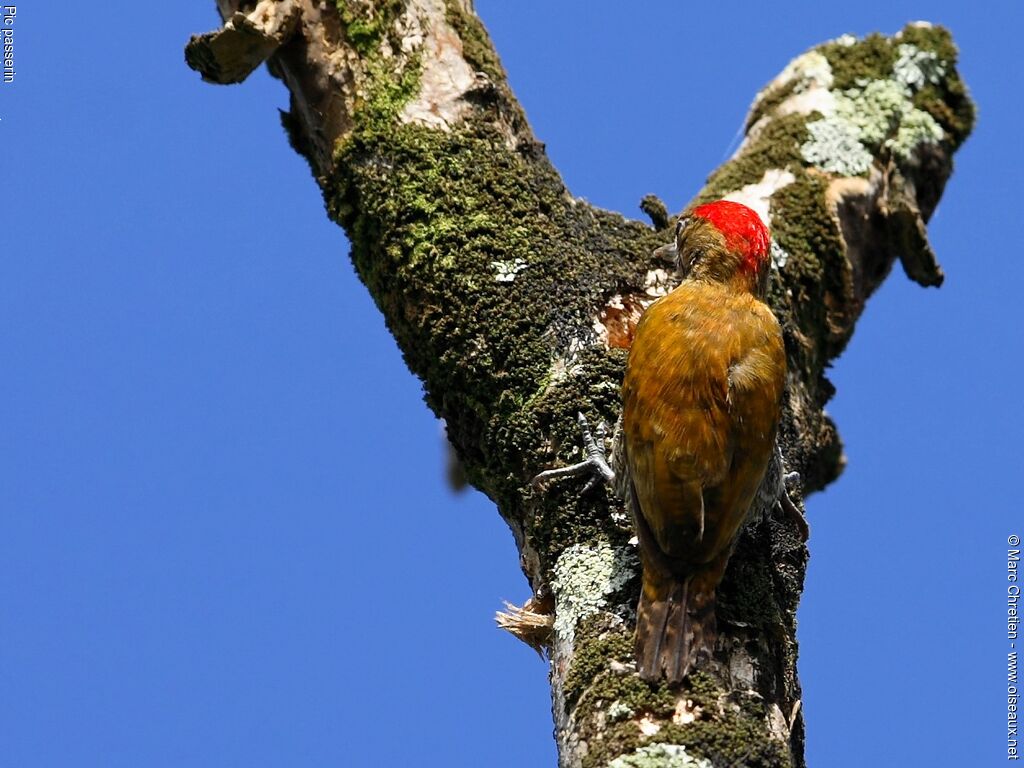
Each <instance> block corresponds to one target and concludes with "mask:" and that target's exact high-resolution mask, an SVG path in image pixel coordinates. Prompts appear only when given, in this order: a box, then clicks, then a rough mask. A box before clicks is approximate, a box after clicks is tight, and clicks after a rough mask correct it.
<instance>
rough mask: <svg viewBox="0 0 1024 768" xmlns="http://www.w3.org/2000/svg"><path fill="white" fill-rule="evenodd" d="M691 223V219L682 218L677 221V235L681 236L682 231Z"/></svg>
mask: <svg viewBox="0 0 1024 768" xmlns="http://www.w3.org/2000/svg"><path fill="white" fill-rule="evenodd" d="M689 223H690V220H689V219H680V220H679V221H677V222H676V237H679V235H680V234H681V233H682V231H683V230H684V229H686V225H687V224H689Z"/></svg>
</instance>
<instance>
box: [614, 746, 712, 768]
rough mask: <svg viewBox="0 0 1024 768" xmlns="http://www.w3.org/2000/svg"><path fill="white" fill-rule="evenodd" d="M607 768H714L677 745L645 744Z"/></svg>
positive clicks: (622, 756)
mask: <svg viewBox="0 0 1024 768" xmlns="http://www.w3.org/2000/svg"><path fill="white" fill-rule="evenodd" d="M608 768H714V766H712V764H711V762H710V761H709V760H705V759H703V758H701V759H698V758H696V757H694V756H693V755H690V754H687V752H686V747H683V746H680V745H679V744H662V743H660V742H658V743H655V744H647V745H646V746H643V747H638V748H637V749H636V750H635V751H634V752H632V753H631V754H628V755H621V756H620V757H617V758H615V759H614V760H612V761H611V762H610V763H608Z"/></svg>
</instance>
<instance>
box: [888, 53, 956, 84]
mask: <svg viewBox="0 0 1024 768" xmlns="http://www.w3.org/2000/svg"><path fill="white" fill-rule="evenodd" d="M896 55H897V58H896V63H895V64H893V67H892V74H893V77H894V78H896V80H897V81H898V82H900V83H902V84H903V85H905V86H907V87H908V88H911V89H913V90H920V89H921V88H924V86H926V85H929V84H931V85H938V84H939V83H940V82H942V78H943V77H945V76H946V71H947V67H946V63H945V62H944V61H942V59H940V58H939V56H938V54H937V53H935V51H924V50H921V49H920V48H918V47H917V46H916V45H911V44H910V43H900V45H899V47H898V48H897V49H896Z"/></svg>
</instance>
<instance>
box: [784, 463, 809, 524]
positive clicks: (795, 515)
mask: <svg viewBox="0 0 1024 768" xmlns="http://www.w3.org/2000/svg"><path fill="white" fill-rule="evenodd" d="M790 488H793V489H797V488H800V473H799V472H787V473H785V474H784V475H783V476H782V482H781V483H780V484H779V499H778V503H779V506H781V507H782V511H783V512H785V513H786V514H787V515H788V516H789V517H790V518H791V519H792V520H793V522H794V523H796V526H797V528H798V529H799V530H800V539H801V541H807V539H808V538H809V537H810V535H811V529H810V527H808V525H807V518H806V517H804V515H803V512H801V511H800V508H799V507H797V505H796V504H795V503H794V501H793V497H792V496H790V495H789V489H790Z"/></svg>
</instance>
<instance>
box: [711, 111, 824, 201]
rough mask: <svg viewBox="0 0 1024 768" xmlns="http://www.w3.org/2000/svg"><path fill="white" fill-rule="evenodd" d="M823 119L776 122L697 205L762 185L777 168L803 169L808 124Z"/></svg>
mask: <svg viewBox="0 0 1024 768" xmlns="http://www.w3.org/2000/svg"><path fill="white" fill-rule="evenodd" d="M819 117H821V115H820V114H818V113H817V112H813V113H811V114H810V115H798V114H792V115H785V116H783V117H780V118H778V119H777V120H773V121H772V122H771V123H769V124H768V125H767V126H765V128H764V130H763V131H762V132H761V133H760V134H759V135H758V137H757V139H755V140H754V141H752V142H751V143H750V144H748V145H747V147H746V148H745V149H744V150H743V152H742V153H741V154H740V155H739V156H738V157H736V158H735V159H733V161H732V162H729V163H726V164H725V165H723V166H722V167H721V168H719V169H718V170H717V171H715V172H714V173H713V174H711V176H710V177H709V178H708V181H707V184H706V185H705V187H704V189H703V190H701V193H700V195H698V197H697V199H696V200H694V202H693V204H694V205H699V204H700V203H705V202H708V201H709V200H717V199H718V198H720V197H722V196H723V195H725V194H727V193H729V192H734V191H736V190H737V189H740V188H742V187H744V186H746V185H747V184H754V183H756V182H759V181H760V180H761V178H762V177H763V176H764V173H765V171H768V170H771V169H773V168H790V169H794V168H796V169H799V168H802V167H803V157H802V156H801V154H800V146H801V145H802V144H803V143H804V142H805V141H807V139H808V138H809V136H810V134H809V133H808V131H807V123H808V122H810V121H812V120H816V119H818V118H819Z"/></svg>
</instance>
